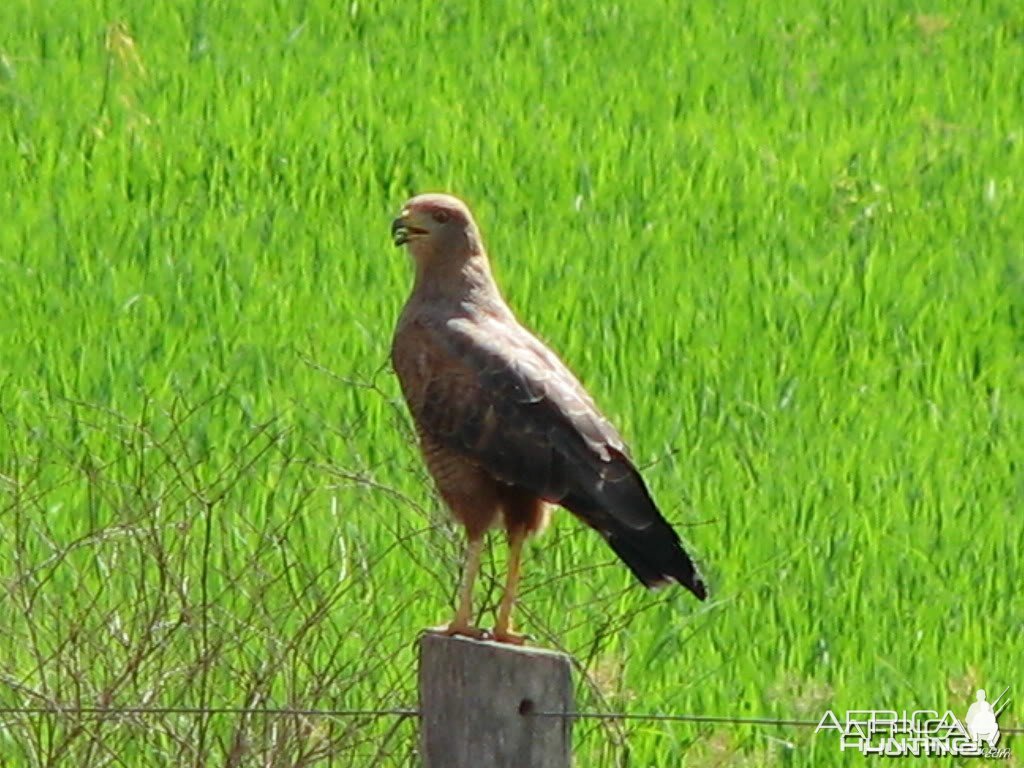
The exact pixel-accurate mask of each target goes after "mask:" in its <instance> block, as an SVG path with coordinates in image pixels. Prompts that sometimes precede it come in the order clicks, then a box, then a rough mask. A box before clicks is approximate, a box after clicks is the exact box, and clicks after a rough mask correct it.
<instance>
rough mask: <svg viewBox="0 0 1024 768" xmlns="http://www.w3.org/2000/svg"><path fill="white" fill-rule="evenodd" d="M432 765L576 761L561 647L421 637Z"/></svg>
mask: <svg viewBox="0 0 1024 768" xmlns="http://www.w3.org/2000/svg"><path fill="white" fill-rule="evenodd" d="M419 684H420V729H421V730H420V747H421V752H422V755H423V766H424V768H484V767H486V768H568V766H569V765H570V763H571V735H572V725H571V724H572V720H571V719H570V718H561V717H531V716H530V713H531V712H564V713H571V712H572V711H573V694H572V673H571V665H570V663H569V658H568V657H567V656H566V655H565V654H562V653H558V652H557V651H548V650H543V649H539V648H519V647H516V646H512V645H504V644H501V643H492V642H484V641H479V640H471V639H469V638H463V637H443V636H441V635H431V634H425V635H423V636H422V637H421V638H420V670H419Z"/></svg>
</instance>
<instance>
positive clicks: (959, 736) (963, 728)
mask: <svg viewBox="0 0 1024 768" xmlns="http://www.w3.org/2000/svg"><path fill="white" fill-rule="evenodd" d="M1009 690H1010V689H1009V687H1007V688H1006V689H1005V690H1004V691H1003V692H1002V693H1001V694H999V697H998V698H996V700H995V701H992V702H989V701H988V700H987V698H986V694H985V691H978V692H977V694H976V696H975V699H976V700H975V701H974V703H973V704H971V706H970V707H969V708H968V710H967V714H966V715H965V716H964V719H963V720H961V719H960V718H958V717H957V716H956V715H954V714H953V713H952V712H951V711H949V710H947V711H946V712H945V713H944V714H942V713H939V712H936V711H935V710H930V709H921V710H915V711H913V712H907V711H906V710H904V711H902V712H897V711H895V710H891V709H855V710H847V712H846V717H845V719H844V720H840V719H839V718H838V717H836V715H835V713H834V712H833V711H832V710H829V711H828V712H826V713H825V714H824V715H823V716H822V718H821V721H820V722H819V723H818V727H817V728H816V729H815V730H814V732H815V733H820V732H821V731H835V732H836V733H838V734H839V749H840V750H841V751H843V752H845V751H846V750H850V751H854V752H860V753H861V754H864V755H884V756H886V757H907V756H912V757H945V756H949V757H988V758H1007V757H1009V756H1010V750H1009V749H1008V748H1006V747H998V746H997V745H998V743H999V736H1000V734H999V722H998V718H999V715H1000V714H1002V712H1003V710H1005V709H1006V705H1007V704H1009V703H1010V699H1009V697H1007V698H1004V697H1005V696H1006V694H1007V692H1008V691H1009Z"/></svg>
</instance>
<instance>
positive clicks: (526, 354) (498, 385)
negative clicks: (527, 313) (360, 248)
mask: <svg viewBox="0 0 1024 768" xmlns="http://www.w3.org/2000/svg"><path fill="white" fill-rule="evenodd" d="M404 341H405V343H404V345H403V346H404V347H405V348H406V349H407V350H408V351H407V352H406V354H405V355H396V358H395V360H396V370H398V373H399V378H400V379H402V380H403V390H404V391H405V393H406V396H407V399H408V400H409V405H410V409H411V410H412V412H413V417H414V419H415V420H416V422H417V425H418V427H419V428H420V429H421V430H422V431H424V432H425V433H426V434H427V435H429V437H430V439H432V440H434V441H436V442H438V443H440V444H442V445H444V446H445V447H446V448H448V449H449V450H452V451H455V452H457V453H459V454H460V455H462V456H464V457H466V459H467V460H470V461H472V462H474V463H476V464H478V465H479V466H481V467H482V468H483V469H485V470H486V471H487V472H489V473H490V474H491V475H493V476H494V477H495V478H496V479H498V480H500V481H501V482H504V483H507V484H509V485H512V486H515V487H517V488H521V489H524V490H527V491H529V492H530V493H533V494H535V495H537V496H538V497H540V498H543V499H545V500H547V501H551V502H555V503H559V504H561V505H562V506H564V507H566V508H568V509H569V510H570V511H572V512H573V513H575V514H576V515H577V516H578V517H580V518H581V519H582V520H583V521H584V522H586V523H587V524H588V525H590V526H591V527H593V528H595V529H597V530H598V531H600V532H601V533H602V535H604V536H605V538H606V539H607V540H608V542H609V544H611V546H612V548H613V549H614V550H615V551H616V553H617V554H619V556H620V557H621V558H622V559H623V560H624V561H625V562H626V564H627V565H629V567H630V568H631V569H632V570H633V572H634V573H635V574H636V575H637V577H638V578H640V579H641V580H642V581H643V582H644V583H645V584H647V585H648V586H655V585H657V584H660V583H663V582H664V581H665V580H667V579H674V580H676V581H679V582H680V583H683V584H684V585H685V586H687V587H689V588H690V589H691V591H693V592H694V593H695V594H697V595H698V596H699V597H703V596H704V594H705V590H704V585H703V582H702V581H701V579H700V576H699V574H697V572H696V569H695V567H694V566H693V564H692V562H691V561H690V559H689V557H688V556H687V555H686V554H685V553H684V552H683V550H682V548H681V545H680V542H679V537H678V535H677V534H676V533H675V531H674V530H673V529H672V528H671V526H670V525H669V524H668V523H667V522H666V521H665V519H664V518H663V517H662V516H661V514H660V513H659V511H658V509H657V507H656V506H655V504H654V502H653V500H652V499H651V497H650V494H649V493H648V491H647V488H646V486H645V485H644V482H643V480H642V479H641V477H640V475H639V473H638V472H637V470H636V468H635V467H634V466H633V464H632V462H631V460H630V458H629V455H628V451H627V449H626V447H625V445H624V444H623V442H622V438H621V437H620V436H619V434H618V432H616V430H615V428H614V427H612V425H611V424H610V423H609V422H608V421H607V420H606V419H605V418H604V417H603V416H602V415H601V413H600V412H599V411H598V410H597V408H596V406H595V405H594V403H593V401H592V400H591V398H590V396H589V395H588V394H587V393H586V391H585V390H584V389H583V387H582V386H581V385H580V383H579V382H578V381H577V380H576V378H575V376H573V375H572V373H571V372H570V371H569V370H568V368H566V367H565V365H564V364H563V363H562V362H561V361H560V360H559V359H558V358H557V357H556V356H555V355H554V354H553V353H552V352H551V351H550V350H548V349H547V347H545V346H544V345H543V344H542V343H541V342H540V341H539V340H537V339H536V338H535V337H534V336H532V335H531V334H530V333H529V332H527V331H526V330H524V329H523V328H522V327H521V326H519V325H518V324H515V323H514V322H507V321H503V320H500V319H495V318H490V317H486V318H482V319H481V318H476V319H473V320H469V319H466V318H455V319H448V320H446V321H445V322H442V323H439V324H437V325H433V324H432V325H426V326H422V327H420V328H419V329H418V330H417V331H416V332H410V334H409V335H408V336H407V337H406V339H405V340H404ZM396 351H400V350H396ZM399 358H402V359H401V360H400V359H399ZM409 358H415V360H416V362H415V364H414V363H413V362H412V360H411V359H409ZM412 367H414V368H415V369H416V370H415V374H414V375H413V374H412ZM401 368H405V369H406V370H405V371H404V372H403V370H401ZM412 379H415V382H414V383H413V384H411V385H410V384H409V383H407V382H410V381H411V380H412Z"/></svg>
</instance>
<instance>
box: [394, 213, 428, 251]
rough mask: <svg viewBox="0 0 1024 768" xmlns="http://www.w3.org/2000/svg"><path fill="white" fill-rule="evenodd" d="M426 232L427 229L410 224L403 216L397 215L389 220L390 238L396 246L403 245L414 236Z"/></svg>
mask: <svg viewBox="0 0 1024 768" xmlns="http://www.w3.org/2000/svg"><path fill="white" fill-rule="evenodd" d="M425 234H427V230H425V229H420V228H419V227H414V226H412V225H410V224H409V223H408V222H407V221H406V220H405V217H404V216H399V217H398V218H397V219H395V220H394V221H392V222H391V239H392V240H393V241H394V242H395V245H396V246H401V245H405V244H406V243H408V242H409V241H410V240H412V239H413V238H414V237H419V236H420V235H425Z"/></svg>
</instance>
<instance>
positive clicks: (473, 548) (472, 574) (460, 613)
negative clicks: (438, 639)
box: [430, 536, 487, 639]
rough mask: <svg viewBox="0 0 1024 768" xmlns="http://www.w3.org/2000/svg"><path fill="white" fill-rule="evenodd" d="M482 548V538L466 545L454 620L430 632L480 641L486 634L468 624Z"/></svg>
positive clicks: (472, 540) (470, 541) (471, 614)
mask: <svg viewBox="0 0 1024 768" xmlns="http://www.w3.org/2000/svg"><path fill="white" fill-rule="evenodd" d="M483 548H484V537H483V536H479V537H478V538H475V539H470V540H469V542H468V544H467V545H466V564H465V566H464V567H463V570H462V586H460V587H459V605H458V608H456V609H455V618H454V619H452V621H451V623H450V624H448V625H447V626H442V627H435V628H434V629H432V630H430V631H431V632H435V633H437V634H440V635H465V636H467V637H475V638H477V639H481V638H484V637H486V636H487V633H486V632H485V631H484V630H482V629H479V628H477V627H474V626H472V625H471V624H470V619H471V618H472V616H473V584H475V583H476V575H477V573H478V572H479V571H480V552H481V551H482V550H483Z"/></svg>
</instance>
